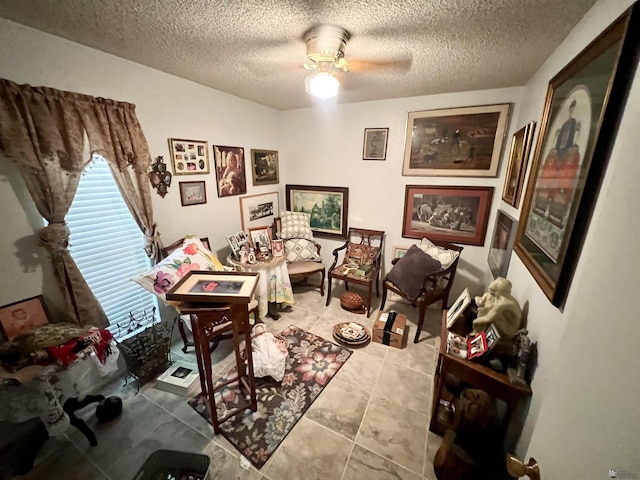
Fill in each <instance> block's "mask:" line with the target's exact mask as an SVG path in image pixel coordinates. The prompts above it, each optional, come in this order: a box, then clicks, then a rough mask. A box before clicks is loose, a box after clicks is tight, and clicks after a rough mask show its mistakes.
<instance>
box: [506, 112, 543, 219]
mask: <svg viewBox="0 0 640 480" xmlns="http://www.w3.org/2000/svg"><path fill="white" fill-rule="evenodd" d="M535 129H536V122H531V123H529V124H528V125H525V126H524V127H522V128H521V129H520V130H518V131H517V132H516V133H514V134H513V138H512V139H511V152H510V153H509V166H508V168H507V177H506V179H505V181H504V188H503V190H502V200H504V201H505V202H507V203H508V204H509V205H511V206H512V207H515V208H518V205H520V195H522V187H523V186H524V175H525V173H526V171H527V163H528V162H529V155H530V154H531V144H532V143H533V132H534V131H535Z"/></svg>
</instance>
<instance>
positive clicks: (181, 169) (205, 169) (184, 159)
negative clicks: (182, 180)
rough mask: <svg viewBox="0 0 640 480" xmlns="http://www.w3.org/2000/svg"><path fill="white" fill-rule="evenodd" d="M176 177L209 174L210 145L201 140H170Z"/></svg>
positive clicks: (170, 150)
mask: <svg viewBox="0 0 640 480" xmlns="http://www.w3.org/2000/svg"><path fill="white" fill-rule="evenodd" d="M169 152H170V153H171V163H172V165H173V174H174V175H205V174H207V173H209V168H210V167H209V144H208V143H207V142H203V141H201V140H183V139H179V138H170V139H169Z"/></svg>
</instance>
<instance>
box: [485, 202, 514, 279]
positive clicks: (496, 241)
mask: <svg viewBox="0 0 640 480" xmlns="http://www.w3.org/2000/svg"><path fill="white" fill-rule="evenodd" d="M517 231H518V221H517V220H515V219H514V218H513V217H511V216H510V215H508V214H507V213H506V212H503V211H502V210H498V216H497V217H496V225H495V227H494V229H493V238H492V239H491V247H489V257H488V258H487V261H488V262H489V268H490V269H491V273H492V274H493V278H498V277H503V278H506V277H507V272H508V271H509V263H510V261H511V252H512V251H513V244H514V242H515V240H516V232H517Z"/></svg>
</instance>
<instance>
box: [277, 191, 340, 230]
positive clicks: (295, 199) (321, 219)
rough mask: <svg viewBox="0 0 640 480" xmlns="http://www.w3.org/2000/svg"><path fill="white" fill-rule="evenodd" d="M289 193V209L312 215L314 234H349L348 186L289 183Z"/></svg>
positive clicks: (287, 192)
mask: <svg viewBox="0 0 640 480" xmlns="http://www.w3.org/2000/svg"><path fill="white" fill-rule="evenodd" d="M286 194H287V210H289V211H292V212H305V213H308V214H310V215H311V230H313V233H314V235H315V236H318V237H326V238H347V217H348V214H349V189H348V188H346V187H316V186H309V185H287V186H286Z"/></svg>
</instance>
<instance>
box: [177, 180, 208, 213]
mask: <svg viewBox="0 0 640 480" xmlns="http://www.w3.org/2000/svg"><path fill="white" fill-rule="evenodd" d="M178 184H179V185H180V202H181V203H182V206H183V207H186V206H189V205H202V204H203V203H207V189H206V188H205V183H204V180H202V181H199V182H178Z"/></svg>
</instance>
